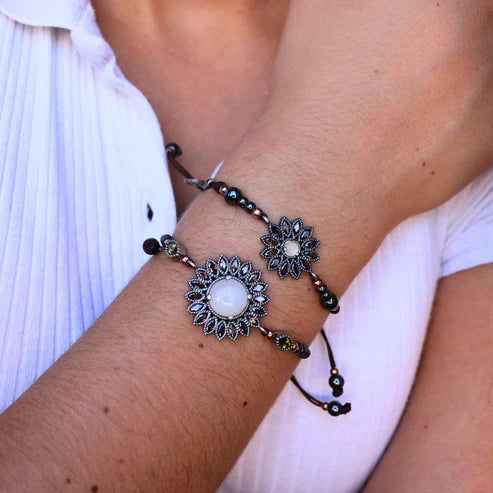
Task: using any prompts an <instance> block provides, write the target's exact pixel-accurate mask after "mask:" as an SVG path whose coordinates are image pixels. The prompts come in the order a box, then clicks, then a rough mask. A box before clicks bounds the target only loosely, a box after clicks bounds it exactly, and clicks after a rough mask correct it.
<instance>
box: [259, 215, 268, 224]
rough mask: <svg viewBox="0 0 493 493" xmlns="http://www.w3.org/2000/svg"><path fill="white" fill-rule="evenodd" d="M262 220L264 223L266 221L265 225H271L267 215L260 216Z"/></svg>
mask: <svg viewBox="0 0 493 493" xmlns="http://www.w3.org/2000/svg"><path fill="white" fill-rule="evenodd" d="M260 219H261V220H262V221H264V223H265V224H269V223H270V221H269V218H268V217H267V214H262V215H261V216H260Z"/></svg>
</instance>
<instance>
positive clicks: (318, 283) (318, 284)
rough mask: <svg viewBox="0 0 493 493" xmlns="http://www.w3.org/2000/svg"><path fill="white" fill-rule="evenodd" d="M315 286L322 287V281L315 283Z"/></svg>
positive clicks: (318, 280)
mask: <svg viewBox="0 0 493 493" xmlns="http://www.w3.org/2000/svg"><path fill="white" fill-rule="evenodd" d="M313 284H315V286H321V285H322V281H321V280H320V279H317V280H316V281H313Z"/></svg>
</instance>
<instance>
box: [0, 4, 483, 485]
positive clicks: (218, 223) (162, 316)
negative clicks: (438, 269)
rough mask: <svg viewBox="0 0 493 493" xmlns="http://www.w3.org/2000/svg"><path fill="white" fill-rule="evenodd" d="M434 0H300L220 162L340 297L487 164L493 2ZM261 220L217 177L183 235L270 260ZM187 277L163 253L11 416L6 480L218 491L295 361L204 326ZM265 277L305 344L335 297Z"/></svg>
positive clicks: (5, 422)
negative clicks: (286, 223)
mask: <svg viewBox="0 0 493 493" xmlns="http://www.w3.org/2000/svg"><path fill="white" fill-rule="evenodd" d="M434 3H435V2H433V3H432V4H430V3H429V2H425V1H424V0H421V1H420V2H404V1H403V0H392V1H391V2H390V1H385V2H384V0H380V1H379V2H378V6H379V7H378V8H376V7H375V4H374V3H373V2H369V3H368V2H367V3H366V4H362V3H361V2H342V3H341V2H339V3H337V2H335V3H334V4H330V3H327V2H325V1H321V0H310V1H308V0H303V1H300V0H293V2H292V4H293V8H292V9H290V14H289V17H288V21H287V28H286V31H285V36H284V40H283V42H282V43H281V47H280V50H279V56H278V57H277V58H276V70H275V74H276V76H275V77H274V82H273V86H272V95H271V98H270V100H269V104H268V105H267V109H266V112H265V113H264V114H263V115H262V117H263V118H262V121H261V122H260V123H258V126H257V128H256V130H254V131H252V132H250V134H249V136H247V137H246V138H245V141H246V143H245V142H243V143H242V145H240V146H239V148H238V149H237V150H236V151H235V152H234V153H233V154H232V155H231V156H230V157H229V158H228V160H227V161H226V163H225V164H224V165H223V168H222V169H221V177H220V178H222V179H223V180H224V181H226V182H228V183H231V184H235V185H238V186H240V187H241V188H242V189H243V191H244V193H245V195H246V196H248V197H249V198H251V199H252V200H255V202H256V203H257V205H259V206H260V207H262V208H263V209H265V211H266V212H267V213H268V214H269V215H270V217H272V218H273V219H278V218H279V217H280V216H281V215H286V216H289V217H297V216H301V217H302V219H303V220H304V222H305V223H306V224H310V225H313V226H315V227H316V236H317V237H318V238H319V239H320V240H321V241H322V244H321V245H320V247H319V249H318V251H319V253H320V256H321V260H320V261H319V262H317V264H316V265H317V272H319V273H320V275H321V276H323V278H324V279H326V280H327V282H328V286H329V288H330V289H331V290H333V291H334V292H336V293H338V294H339V295H342V293H344V291H345V289H346V288H347V286H348V285H349V283H350V282H351V281H352V279H353V278H354V277H355V275H356V274H357V273H358V272H359V271H360V270H361V268H362V267H363V266H364V265H365V264H366V262H367V261H368V260H369V258H370V257H371V256H372V254H373V253H374V251H375V250H376V248H377V247H378V245H379V244H380V243H381V241H382V240H383V238H384V237H385V235H386V234H387V233H388V232H389V231H390V230H391V229H392V227H394V226H395V225H396V224H397V223H398V222H400V221H402V220H403V219H405V218H406V217H408V216H410V215H412V214H415V213H417V212H419V211H421V210H426V209H427V208H431V207H434V206H435V205H437V204H438V203H441V202H443V201H444V200H446V199H447V198H449V197H450V196H451V195H453V193H455V192H456V191H457V190H459V189H460V188H461V187H462V186H464V185H465V184H466V183H467V182H468V181H469V180H470V179H472V178H473V176H474V175H476V174H477V173H478V172H480V170H481V169H482V168H483V169H484V167H485V166H486V163H488V164H489V163H490V162H491V159H490V158H491V145H492V143H491V138H490V137H491V132H490V128H491V124H492V121H493V119H491V117H490V115H491V112H492V111H493V105H492V104H491V97H489V96H490V92H491V87H490V84H489V81H490V80H491V78H492V72H493V70H492V69H491V65H492V64H491V60H490V59H489V53H491V50H489V48H490V46H491V43H492V39H491V36H490V33H491V25H490V23H489V19H490V15H489V7H488V10H485V9H486V5H489V2H478V3H477V8H475V9H472V8H471V9H470V8H468V9H464V15H461V16H458V15H457V8H458V7H457V6H456V5H455V4H454V5H452V4H450V6H449V7H450V8H448V9H447V10H446V9H445V8H441V7H440V12H443V15H442V13H439V12H438V10H437V9H436V8H433V14H432V13H431V12H432V7H431V5H434ZM447 5H448V4H447ZM336 7H337V8H336ZM363 8H364V9H363ZM420 9H424V10H420ZM416 11H417V12H416ZM380 13H382V14H384V16H383V17H381V16H380ZM466 14H467V15H466ZM416 19H418V20H419V23H418V24H416V22H415V21H416ZM457 19H460V20H461V22H460V23H457ZM329 20H331V23H330V25H329V24H327V23H326V21H327V22H328V21H329ZM356 21H357V22H356ZM376 26H382V27H384V28H385V30H384V32H381V33H379V31H378V30H377V29H375V27H376ZM375 33H378V35H374V34H375ZM417 33H418V34H419V35H418V34H417ZM335 38H340V40H341V42H340V44H338V43H337V42H336V41H337V39H335ZM416 39H418V40H419V43H418V44H416ZM430 39H431V40H432V43H430ZM457 40H460V41H461V43H460V44H459V46H458V43H457ZM464 40H466V41H467V42H465V43H463V41H464ZM397 45H398V46H399V50H396V49H395V46H397ZM463 45H464V46H463ZM328 46H329V47H333V49H332V50H327V49H326V47H328ZM431 48H433V49H431ZM307 53H310V55H311V56H310V57H307V56H306V54H307ZM425 55H426V56H425ZM418 60H420V64H419V66H420V70H417V68H418V67H417V65H416V62H417V61H418ZM307 61H309V62H310V63H309V64H307ZM375 67H378V70H377V68H375ZM321 69H323V73H322V74H321V73H320V70H321ZM403 70H404V71H403ZM471 73H474V77H470V74H471ZM369 74H373V75H372V77H373V79H372V80H373V83H371V84H368V83H367V82H368V80H369V78H368V77H369ZM377 74H378V75H377ZM377 77H378V78H377ZM438 110H439V111H438ZM450 122H454V125H450ZM397 129H398V131H397ZM425 160H426V162H427V163H430V160H431V162H432V163H433V171H432V172H428V171H427V168H424V167H423V166H422V162H424V161H425ZM264 232H265V227H263V225H262V224H261V223H260V222H255V221H253V219H252V218H251V217H248V216H247V215H246V214H245V213H243V212H242V211H238V210H236V209H228V208H227V207H226V206H225V205H224V203H221V199H220V198H219V197H218V196H216V195H214V194H213V193H212V192H208V193H207V194H204V195H202V196H200V197H199V198H198V200H197V201H196V202H194V204H193V205H192V206H191V207H190V208H189V209H188V211H187V213H186V214H185V216H184V217H183V219H182V221H181V222H180V224H179V226H178V229H177V237H178V239H180V240H183V242H184V244H185V245H186V246H187V247H188V249H189V253H190V254H191V256H192V257H193V258H195V259H196V260H197V262H199V263H200V262H203V261H204V260H205V258H206V257H207V256H211V257H213V256H217V255H219V254H220V253H225V254H228V255H233V254H238V255H240V257H241V258H242V259H250V260H252V261H253V263H254V265H255V266H258V267H259V268H262V269H263V270H264V269H265V264H264V263H263V262H262V261H261V259H259V257H258V251H259V249H260V247H261V245H260V242H259V240H258V238H259V237H260V236H261V235H262V234H264ZM163 233H164V232H163ZM141 240H142V239H136V241H138V242H140V241H141ZM189 277H190V272H187V271H186V270H185V269H184V268H183V267H182V266H180V265H176V264H174V263H173V264H172V263H169V262H167V259H164V258H155V259H152V260H151V261H150V262H149V263H147V264H146V266H145V267H144V268H143V269H142V270H141V271H140V272H139V274H138V275H137V276H136V277H135V278H134V280H133V281H132V282H131V283H130V284H129V286H128V287H127V288H126V289H125V290H124V291H123V292H122V293H121V295H120V296H118V298H117V299H116V300H115V301H114V303H113V304H112V305H111V306H110V307H109V308H108V309H107V310H106V311H105V312H104V314H103V315H102V316H101V317H100V319H99V320H98V321H97V322H96V323H95V324H94V325H93V326H92V327H91V328H90V329H89V330H88V331H87V333H86V334H85V335H84V336H83V337H81V339H80V340H79V341H78V342H77V343H76V344H74V346H73V347H72V348H71V349H70V350H69V351H68V352H67V353H66V354H65V355H64V356H63V357H62V358H60V360H59V361H58V362H57V363H56V364H54V365H53V366H52V368H50V370H48V371H47V372H46V373H45V374H44V375H43V376H42V377H41V378H40V379H39V380H38V382H36V384H34V385H33V386H32V387H31V388H30V389H29V390H28V391H27V392H26V393H25V394H24V395H23V396H21V398H20V399H18V401H16V402H15V403H14V404H13V405H12V406H11V407H10V408H9V409H8V410H7V411H6V412H5V413H4V414H2V416H0V487H1V488H3V491H9V492H10V491H16V492H19V491H20V492H22V491H29V492H32V491H36V492H44V491H50V492H51V491H54V490H55V491H58V490H60V489H61V488H62V487H64V486H65V485H66V484H68V482H70V484H71V487H72V490H73V491H90V489H93V491H96V490H99V491H119V492H121V491H145V492H153V491H169V492H172V491H180V492H182V491H187V492H195V491H197V492H207V491H215V490H216V488H217V487H218V486H219V484H220V483H221V481H222V480H223V478H224V477H225V476H226V474H227V472H228V471H229V469H230V468H231V467H232V465H233V464H234V462H235V461H236V459H237V457H238V456H239V454H240V453H241V451H242V450H243V448H244V447H245V445H246V444H247V442H248V440H249V438H250V437H251V436H252V434H253V432H254V431H255V429H256V428H257V426H258V425H259V423H260V422H261V420H262V418H263V417H264V416H265V414H266V412H267V411H268V409H269V407H270V406H271V405H272V403H273V402H274V400H275V398H276V396H277V395H278V394H279V392H280V391H281V389H282V388H283V386H284V385H285V384H286V382H287V380H288V378H289V375H290V374H291V373H292V371H293V370H294V368H295V366H296V364H297V362H298V361H297V360H296V357H295V356H294V355H293V354H281V353H279V352H276V351H275V350H274V348H273V347H272V346H271V345H270V343H269V344H267V342H266V341H265V340H263V339H262V338H261V336H260V335H257V337H255V334H253V335H252V337H250V338H249V339H244V340H240V341H239V342H238V341H237V342H236V343H235V344H229V341H223V342H222V343H218V342H217V341H216V340H215V339H214V338H213V337H208V338H205V337H204V336H203V335H201V333H200V331H199V330H194V329H196V328H195V327H193V326H192V324H191V317H190V315H189V314H188V313H186V312H185V308H186V303H185V299H184V297H183V293H184V292H185V290H186V284H185V283H186V280H187V279H188V278H189ZM265 278H266V279H267V280H268V282H269V283H270V287H269V294H270V296H271V298H272V301H271V302H270V303H269V305H268V309H269V315H268V318H267V319H266V324H267V322H268V323H269V324H270V326H272V327H275V328H278V329H286V330H287V331H290V332H291V333H292V334H293V335H294V336H295V337H297V338H299V339H300V340H303V341H306V342H307V343H308V342H310V341H311V340H312V339H313V337H314V336H315V334H316V333H317V331H318V330H319V327H320V324H321V323H322V321H323V320H324V319H325V317H326V312H324V311H323V310H322V309H321V308H320V307H319V304H318V299H317V297H316V296H315V295H314V293H313V292H312V288H311V286H309V280H308V279H307V278H306V276H305V278H304V279H303V280H299V281H297V282H294V281H292V280H285V281H281V280H279V279H277V278H276V277H275V275H273V274H272V273H266V274H265ZM342 306H343V303H342ZM201 345H203V347H201ZM245 402H246V403H247V404H246V405H245V404H244V403H245ZM93 486H94V487H95V488H92V487H93Z"/></svg>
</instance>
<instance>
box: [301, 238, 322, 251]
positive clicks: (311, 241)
mask: <svg viewBox="0 0 493 493" xmlns="http://www.w3.org/2000/svg"><path fill="white" fill-rule="evenodd" d="M318 245H320V241H319V240H317V238H310V239H309V240H307V241H305V242H303V244H302V247H303V248H308V249H310V250H313V249H315V248H317V247H318Z"/></svg>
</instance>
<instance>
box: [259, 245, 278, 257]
mask: <svg viewBox="0 0 493 493" xmlns="http://www.w3.org/2000/svg"><path fill="white" fill-rule="evenodd" d="M277 254H278V249H277V248H271V247H267V248H264V249H263V250H262V251H261V252H260V256H261V257H264V258H272V257H274V256H276V255H277Z"/></svg>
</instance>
